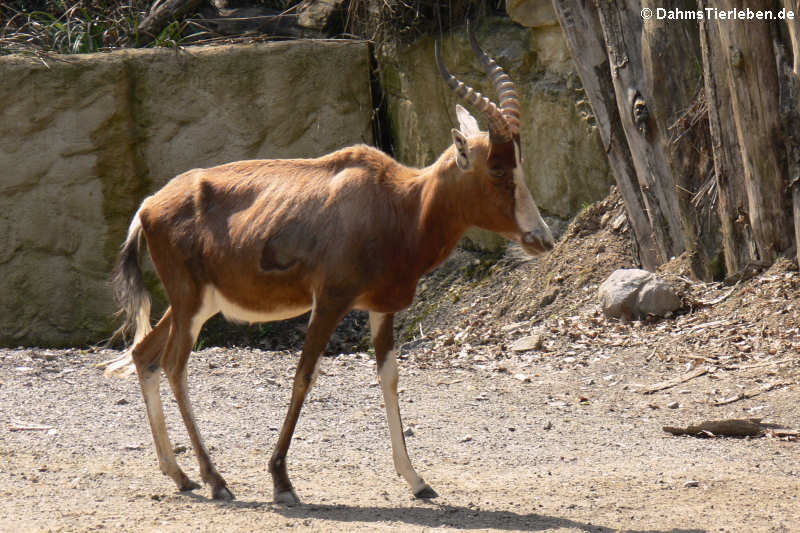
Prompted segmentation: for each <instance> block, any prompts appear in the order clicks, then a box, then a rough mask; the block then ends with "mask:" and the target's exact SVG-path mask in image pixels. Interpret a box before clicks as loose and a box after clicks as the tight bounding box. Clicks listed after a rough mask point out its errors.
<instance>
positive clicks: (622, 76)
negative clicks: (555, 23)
mask: <svg viewBox="0 0 800 533" xmlns="http://www.w3.org/2000/svg"><path fill="white" fill-rule="evenodd" d="M553 6H554V8H555V10H556V13H557V15H558V18H559V21H560V23H561V26H562V28H563V30H564V34H565V36H566V38H567V42H568V45H569V46H570V49H571V51H572V56H573V58H574V59H575V62H576V64H577V67H578V72H579V74H580V76H581V80H582V81H583V84H584V88H585V90H586V93H587V96H588V97H589V100H590V102H591V104H592V107H593V109H594V112H595V115H596V116H597V122H598V127H599V128H600V133H601V136H602V138H603V142H604V143H605V145H606V149H607V151H608V154H609V160H610V162H611V166H612V169H613V171H614V174H615V177H616V179H617V184H618V186H619V189H620V191H621V192H622V195H623V199H624V201H625V204H626V207H627V213H628V216H629V217H630V219H631V226H632V227H633V230H634V236H635V238H636V240H637V241H638V244H639V260H640V261H641V263H642V265H643V266H644V267H645V268H647V269H650V270H653V269H654V268H655V267H657V266H658V265H660V264H662V263H664V262H666V261H668V260H669V259H670V258H672V257H675V256H677V255H680V254H681V253H682V252H684V251H685V250H689V251H690V252H692V259H693V261H692V265H693V269H694V271H695V273H696V275H698V276H699V277H702V278H709V277H713V275H714V271H713V265H714V257H715V256H716V255H717V248H718V247H719V244H718V237H717V235H718V233H717V232H716V231H714V230H713V228H715V227H717V226H718V222H717V221H716V220H713V219H710V218H709V215H708V213H705V214H702V213H699V212H698V210H697V208H696V207H695V206H694V205H693V203H692V200H693V199H695V197H696V196H697V193H698V192H702V191H703V189H702V186H703V185H704V183H705V182H707V181H708V180H709V179H710V178H711V177H713V174H712V172H711V169H712V167H713V160H712V157H711V155H710V154H711V150H710V143H711V138H710V136H709V135H708V125H707V121H706V119H705V106H704V104H703V102H704V100H703V99H702V96H703V91H702V85H703V77H702V71H701V70H700V69H699V68H690V69H687V68H685V67H686V65H687V64H691V63H692V60H693V59H694V60H695V61H696V62H697V64H699V61H700V52H699V43H698V40H699V35H698V32H697V26H696V24H695V25H694V26H693V27H692V26H686V25H684V26H681V25H672V26H667V25H658V24H654V23H652V22H651V23H647V22H645V21H643V19H642V17H641V15H640V12H641V5H640V4H639V2H638V1H636V0H618V1H614V2H605V1H604V2H597V3H595V4H591V5H589V4H587V3H586V2H584V1H581V0H553ZM670 47H672V48H670Z"/></svg>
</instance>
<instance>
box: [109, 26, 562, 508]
mask: <svg viewBox="0 0 800 533" xmlns="http://www.w3.org/2000/svg"><path fill="white" fill-rule="evenodd" d="M470 38H471V42H472V46H473V49H474V52H475V54H476V56H477V57H478V59H479V60H480V62H481V63H482V65H483V67H484V68H485V70H486V73H487V75H488V76H489V78H490V79H491V81H492V82H493V84H494V86H495V87H496V89H497V91H498V97H499V104H495V103H493V102H491V101H490V100H489V99H488V98H486V97H483V96H482V95H481V94H480V93H477V92H475V91H474V90H473V89H472V88H470V87H468V86H466V85H464V84H463V83H462V82H460V81H458V80H457V79H456V78H455V77H453V76H452V75H451V74H450V73H449V72H448V71H447V69H446V67H445V66H444V64H443V63H442V60H441V58H440V57H439V50H438V44H437V46H436V50H435V56H436V64H437V67H438V69H439V71H440V73H441V75H442V76H443V78H444V80H445V81H446V82H447V85H448V86H449V87H451V88H452V89H453V90H454V91H455V92H456V93H457V94H458V95H459V96H460V97H461V98H463V99H464V100H465V101H466V102H467V103H468V104H470V105H472V106H473V107H474V108H475V109H477V110H479V111H480V112H481V113H483V114H484V115H485V116H486V118H487V119H488V123H489V131H488V134H487V133H486V132H481V131H480V130H479V128H478V123H477V121H476V120H475V118H473V117H472V115H470V114H469V113H468V112H467V111H466V110H465V109H464V108H463V107H461V106H460V105H457V106H456V114H457V116H458V122H459V128H458V129H453V130H452V137H453V144H452V145H451V146H450V147H449V148H447V149H446V150H445V151H444V153H443V154H442V155H441V156H440V157H439V159H438V160H437V161H436V162H435V163H433V164H432V165H431V166H429V167H426V168H422V169H417V168H409V167H406V166H403V165H401V164H400V163H398V162H396V161H395V160H393V159H392V158H391V157H389V156H388V155H386V154H384V153H382V152H380V151H378V150H376V149H374V148H371V147H368V146H363V145H361V146H354V147H351V148H344V149H342V150H338V151H336V152H334V153H332V154H329V155H326V156H323V157H320V158H317V159H289V160H257V161H239V162H235V163H229V164H226V165H221V166H218V167H214V168H210V169H195V170H190V171H188V172H186V173H184V174H181V175H179V176H177V177H175V178H174V179H172V180H171V181H170V182H169V183H167V184H166V185H165V186H164V187H163V188H162V189H161V190H160V191H158V192H157V193H155V194H154V195H153V196H150V197H149V198H146V199H145V200H144V201H143V202H142V205H141V206H140V208H139V210H138V211H137V212H136V215H135V216H134V217H133V221H132V222H131V225H130V229H129V231H128V236H127V239H126V240H125V242H124V244H123V246H122V251H121V253H120V256H119V260H118V263H117V266H116V269H115V273H114V283H113V285H114V289H115V295H116V296H117V298H118V300H119V302H120V304H121V306H122V309H123V310H124V311H125V312H126V314H127V319H126V323H125V325H124V326H123V327H135V335H134V340H133V344H132V347H131V348H130V349H129V351H127V352H126V353H124V354H123V355H122V356H120V357H119V358H118V359H116V360H114V361H111V362H109V363H111V364H110V365H108V368H107V373H109V374H117V375H119V374H124V373H125V372H126V371H127V372H128V373H131V372H133V369H134V368H135V371H136V373H137V375H138V378H139V384H140V386H141V390H142V395H143V396H144V402H145V405H146V408H147V416H148V418H149V422H150V428H151V430H152V433H153V440H154V441H155V448H156V452H157V454H158V461H159V466H160V468H161V471H162V472H163V473H164V474H166V475H168V476H170V477H171V478H172V479H173V480H174V481H175V483H176V484H177V485H178V488H179V489H180V490H191V489H195V488H198V487H199V485H198V484H197V483H195V482H193V481H191V480H190V479H189V478H188V477H187V476H186V474H184V472H183V470H181V468H180V467H179V466H178V463H177V462H176V461H175V455H174V453H173V449H172V446H171V444H170V441H169V437H168V435H167V428H166V426H165V423H164V414H163V411H162V406H161V398H160V394H159V380H160V370H163V371H164V373H165V374H166V376H167V378H168V380H169V384H170V387H171V388H172V392H173V394H174V395H175V398H176V400H177V403H178V408H179V410H180V412H181V415H182V417H183V421H184V424H185V425H186V429H187V430H188V433H189V437H190V439H191V442H192V446H193V448H194V450H195V453H196V454H197V460H198V462H199V464H200V475H201V476H202V479H203V481H204V482H205V483H207V484H210V485H211V490H212V494H213V497H214V498H215V499H231V498H233V495H232V494H231V492H230V490H228V488H227V486H226V483H225V480H224V479H223V478H222V476H221V475H220V474H219V473H218V472H217V469H216V468H215V467H214V465H213V463H212V462H211V458H210V456H209V453H208V450H207V449H206V447H205V446H204V445H203V441H202V439H201V437H200V432H199V431H198V428H197V425H196V423H195V419H194V415H193V414H192V408H191V405H190V402H189V396H188V393H187V380H186V363H187V360H188V358H189V354H190V353H191V349H192V346H193V344H194V343H195V340H196V339H197V335H198V333H199V332H200V328H201V327H202V326H203V323H204V322H205V321H206V320H207V319H208V318H210V317H211V316H212V315H214V314H216V313H217V312H220V311H221V312H222V313H223V314H224V315H225V316H227V317H229V318H232V319H235V320H240V321H246V322H266V321H272V320H282V319H286V318H290V317H294V316H297V315H300V314H302V313H305V312H307V311H308V310H311V317H310V319H309V323H308V332H307V334H306V339H305V344H304V346H303V350H302V353H301V356H300V361H299V363H298V366H297V371H296V374H295V377H294V385H293V389H292V394H291V402H290V405H289V410H288V413H287V415H286V419H285V420H284V422H283V426H282V428H281V431H280V434H279V437H278V442H277V444H276V445H275V450H274V452H273V454H272V457H271V459H270V461H269V471H270V473H271V474H272V479H273V484H274V499H275V501H276V502H282V503H298V502H299V500H298V498H297V495H296V494H295V492H294V489H293V487H292V483H291V482H290V481H289V476H288V474H287V469H286V455H287V451H288V449H289V444H290V442H291V438H292V433H293V432H294V429H295V424H296V423H297V419H298V416H299V414H300V409H301V407H302V405H303V400H304V399H305V397H306V394H307V392H308V390H309V388H310V387H311V384H312V383H313V378H314V376H315V373H316V369H317V365H318V362H319V357H320V354H321V353H322V351H323V349H324V348H325V346H326V344H327V342H328V339H329V337H330V336H331V334H332V333H333V331H334V329H335V327H336V325H337V324H338V323H339V321H340V320H341V318H342V317H343V315H344V314H345V313H346V312H347V311H348V310H350V309H364V310H367V311H369V319H370V328H371V336H372V342H373V344H374V346H375V358H376V362H377V371H378V376H379V379H380V383H381V389H382V392H383V397H384V403H385V405H386V416H387V419H388V425H389V432H390V435H391V443H392V457H393V459H394V465H395V468H396V469H397V472H398V474H399V475H402V476H403V477H404V478H405V480H406V481H407V482H408V484H409V485H410V486H411V489H412V491H413V493H414V495H415V496H417V497H418V498H432V497H435V496H436V492H435V491H434V490H433V489H431V487H430V486H428V485H427V484H426V483H425V481H423V479H422V478H421V477H420V476H419V474H417V472H416V471H415V470H414V468H413V467H412V466H411V461H410V460H409V458H408V452H407V451H406V445H405V439H404V438H403V428H402V423H401V420H400V410H399V407H398V398H397V376H398V373H397V362H396V359H395V355H394V351H393V346H394V341H393V338H392V334H393V332H392V321H393V317H394V313H396V312H397V311H400V310H401V309H403V308H405V307H407V306H408V305H409V304H410V303H411V300H412V298H413V296H414V291H415V290H416V286H417V282H418V281H419V279H420V277H421V276H422V275H423V274H425V273H426V272H428V271H430V270H431V269H433V268H434V267H436V266H437V265H439V264H440V263H441V262H442V261H443V260H444V259H445V258H446V257H447V256H448V255H449V254H450V252H451V251H452V249H453V248H454V247H455V245H456V243H457V242H458V240H459V238H460V237H461V236H462V234H463V233H464V231H465V230H466V229H467V228H468V227H469V226H473V225H474V226H479V227H482V228H485V229H488V230H492V231H495V232H497V233H499V234H501V235H504V236H506V237H508V238H509V239H511V240H514V241H516V242H518V243H520V244H521V245H522V248H523V249H524V250H525V251H526V252H527V253H529V254H531V255H535V254H539V253H542V252H544V251H546V250H549V249H551V248H552V247H553V237H552V235H551V233H550V229H549V228H548V227H547V225H546V224H545V223H544V221H543V220H542V217H541V216H540V214H539V210H538V209H537V207H536V204H535V203H534V201H533V198H532V197H531V194H530V192H529V191H528V187H527V186H526V182H525V178H524V175H523V170H522V166H521V154H520V139H519V132H520V128H519V126H520V122H519V100H518V97H517V93H516V90H515V88H514V85H513V84H512V82H511V80H510V78H509V77H508V75H507V74H505V72H503V70H502V69H501V68H500V67H499V66H497V64H496V63H495V62H494V60H492V59H491V58H490V57H489V56H487V55H486V54H485V53H484V52H483V51H482V50H481V49H480V47H479V46H478V44H477V42H476V41H475V38H474V37H473V36H472V34H470ZM142 235H144V238H145V240H146V241H147V246H148V247H149V250H150V257H151V259H152V262H153V265H154V267H155V270H156V272H157V274H158V276H159V278H160V279H161V282H162V283H163V285H164V289H165V291H166V294H167V297H168V298H169V303H170V307H169V308H168V309H167V311H166V312H165V313H164V316H162V317H161V320H160V321H159V322H158V323H157V324H156V326H155V327H153V328H152V329H151V326H150V299H149V296H148V294H147V292H146V289H145V286H144V283H143V280H142V271H141V268H140V263H139V261H140V260H139V257H140V248H141V243H142V240H141V237H142Z"/></svg>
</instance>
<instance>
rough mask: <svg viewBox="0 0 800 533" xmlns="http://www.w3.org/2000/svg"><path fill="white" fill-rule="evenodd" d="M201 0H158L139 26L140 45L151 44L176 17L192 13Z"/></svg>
mask: <svg viewBox="0 0 800 533" xmlns="http://www.w3.org/2000/svg"><path fill="white" fill-rule="evenodd" d="M200 1H201V0H165V1H164V2H156V3H155V4H154V5H153V8H152V9H151V10H150V13H149V14H148V15H147V16H146V17H145V18H143V19H142V21H141V22H140V23H139V27H138V32H139V35H138V42H137V44H138V46H145V45H148V44H150V43H151V42H153V41H154V40H155V38H156V37H158V34H159V33H161V31H162V30H163V29H164V28H165V27H166V26H167V24H169V22H170V21H171V20H173V19H175V18H179V17H181V16H183V15H185V14H187V13H191V12H192V11H193V10H194V9H196V8H197V6H199V5H200Z"/></svg>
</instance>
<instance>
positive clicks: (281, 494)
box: [269, 306, 347, 505]
mask: <svg viewBox="0 0 800 533" xmlns="http://www.w3.org/2000/svg"><path fill="white" fill-rule="evenodd" d="M346 310H347V307H346V306H336V307H334V308H330V307H329V308H327V309H323V308H319V307H315V308H314V310H312V311H311V319H310V320H309V322H308V333H307V334H306V341H305V344H303V353H302V355H301V356H300V362H299V363H298V364H297V371H296V372H295V375H294V385H293V387H292V399H291V401H290V402H289V411H288V412H287V413H286V418H285V419H284V421H283V427H281V433H280V435H279V437H278V443H277V444H276V445H275V451H273V452H272V458H271V459H270V460H269V472H270V474H272V483H273V499H274V501H275V503H285V504H289V505H295V504H299V503H300V499H299V498H298V497H297V494H296V493H295V492H294V487H292V482H291V481H290V480H289V474H288V472H287V470H286V454H287V452H288V451H289V444H291V442H292V434H293V433H294V429H295V426H296V425H297V419H298V418H299V417H300V409H301V408H302V407H303V401H304V400H305V398H306V394H308V391H309V390H311V385H312V384H313V382H314V377H315V375H316V370H317V365H318V364H319V356H320V354H322V351H323V350H324V349H325V345H326V344H328V339H329V338H330V336H331V334H332V333H333V330H334V329H336V325H337V324H338V323H339V320H341V318H342V316H343V315H344V313H345V311H346Z"/></svg>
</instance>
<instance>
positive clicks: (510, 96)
mask: <svg viewBox="0 0 800 533" xmlns="http://www.w3.org/2000/svg"><path fill="white" fill-rule="evenodd" d="M467 33H468V34H469V44H470V45H471V46H472V52H473V53H474V54H475V57H477V58H478V61H480V62H481V65H483V69H484V70H485V71H486V75H487V76H489V79H490V80H491V81H492V84H493V85H494V87H495V90H496V91H497V98H498V101H499V102H500V112H501V113H502V114H503V116H504V117H505V118H506V120H507V121H508V124H509V126H511V129H512V131H513V132H514V133H516V134H519V125H520V119H519V109H520V106H519V96H518V95H517V89H516V87H514V82H512V81H511V78H510V77H509V76H508V74H506V73H505V71H504V70H503V68H502V67H501V66H500V65H498V64H497V62H496V61H495V60H494V59H492V58H491V57H489V56H488V55H487V54H486V52H484V51H483V50H482V49H481V47H480V45H479V44H478V40H477V39H475V32H474V31H473V30H472V26H470V24H469V21H467Z"/></svg>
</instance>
